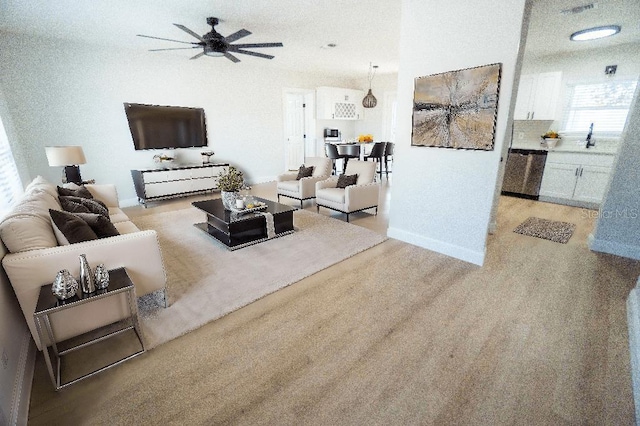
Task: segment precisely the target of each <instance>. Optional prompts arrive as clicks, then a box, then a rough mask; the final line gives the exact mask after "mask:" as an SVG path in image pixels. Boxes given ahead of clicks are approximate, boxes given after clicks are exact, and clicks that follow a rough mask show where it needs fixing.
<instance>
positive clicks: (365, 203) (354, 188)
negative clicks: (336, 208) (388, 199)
mask: <svg viewBox="0 0 640 426" xmlns="http://www.w3.org/2000/svg"><path fill="white" fill-rule="evenodd" d="M379 196H380V185H378V184H377V183H367V184H364V185H350V186H347V187H346V188H345V194H344V203H345V206H346V208H347V211H354V210H360V209H364V208H367V207H374V206H377V205H378V198H379Z"/></svg>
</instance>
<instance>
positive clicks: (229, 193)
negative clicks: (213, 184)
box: [218, 166, 244, 210]
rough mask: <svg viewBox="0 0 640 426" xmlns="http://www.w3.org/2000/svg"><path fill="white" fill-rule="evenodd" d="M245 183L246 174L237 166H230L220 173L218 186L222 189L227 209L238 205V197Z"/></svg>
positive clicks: (223, 200) (221, 194)
mask: <svg viewBox="0 0 640 426" xmlns="http://www.w3.org/2000/svg"><path fill="white" fill-rule="evenodd" d="M243 185H244V175H243V174H242V172H241V171H240V170H238V169H236V168H235V167H233V166H229V168H228V169H227V170H226V171H224V170H223V171H222V172H220V174H219V175H218V188H219V189H220V197H221V198H222V204H223V205H224V208H225V209H227V210H232V209H233V208H234V207H235V206H236V198H237V197H238V194H239V192H240V189H241V188H242V186H243Z"/></svg>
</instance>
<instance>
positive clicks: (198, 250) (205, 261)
mask: <svg viewBox="0 0 640 426" xmlns="http://www.w3.org/2000/svg"><path fill="white" fill-rule="evenodd" d="M293 217H294V227H295V228H296V232H294V233H293V234H289V235H286V236H283V237H280V238H275V239H271V240H268V241H265V242H262V243H259V244H255V245H252V246H249V247H245V248H242V249H240V250H236V251H229V250H227V249H226V248H225V247H224V246H223V245H222V244H221V243H219V242H218V241H216V240H214V239H213V238H212V237H210V236H209V235H208V234H206V233H205V232H203V231H201V230H200V229H197V228H195V227H194V226H193V224H194V223H198V222H203V221H205V214H204V213H203V212H202V211H200V210H198V209H196V208H188V209H183V210H176V211H171V212H163V213H157V214H152V215H149V216H142V217H138V218H135V219H133V222H134V223H135V224H136V225H137V226H138V228H140V229H143V230H144V229H155V230H156V231H157V232H158V238H159V240H160V247H161V250H162V254H163V259H164V263H165V269H166V273H167V288H168V292H169V301H170V306H169V307H168V308H164V307H163V303H162V301H163V297H162V294H161V292H156V293H152V294H149V295H146V296H143V297H140V298H139V299H138V309H139V317H140V323H141V326H142V331H143V334H144V339H145V344H146V346H147V348H149V349H150V348H153V347H155V346H158V345H160V344H162V343H165V342H167V341H169V340H171V339H174V338H176V337H178V336H181V335H183V334H185V333H188V332H189V331H191V330H194V329H196V328H198V327H200V326H202V325H204V324H206V323H208V322H210V321H212V320H215V319H217V318H220V317H222V316H224V315H226V314H228V313H230V312H233V311H235V310H237V309H239V308H241V307H243V306H246V305H247V304H249V303H251V302H253V301H255V300H258V299H260V298H262V297H264V296H266V295H268V294H270V293H273V292H275V291H277V290H279V289H281V288H283V287H286V286H288V285H291V284H293V283H295V282H297V281H300V280H301V279H303V278H305V277H308V276H310V275H312V274H314V273H316V272H318V271H320V270H322V269H325V268H327V267H329V266H331V265H334V264H336V263H338V262H340V261H342V260H344V259H346V258H349V257H351V256H353V255H355V254H357V253H360V252H362V251H364V250H366V249H368V248H371V247H373V246H375V245H377V244H380V243H381V242H383V241H384V240H386V237H385V236H383V235H380V234H377V233H375V232H373V231H370V230H368V229H366V228H362V227H360V226H356V225H352V224H349V223H346V222H343V221H341V220H337V219H333V218H330V217H327V216H322V215H319V214H315V213H311V212H308V211H304V210H298V211H296V212H294V216H293Z"/></svg>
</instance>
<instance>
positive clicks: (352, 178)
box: [336, 175, 358, 188]
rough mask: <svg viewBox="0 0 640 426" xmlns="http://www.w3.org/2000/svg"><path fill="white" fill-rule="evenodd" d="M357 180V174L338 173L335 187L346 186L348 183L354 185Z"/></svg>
mask: <svg viewBox="0 0 640 426" xmlns="http://www.w3.org/2000/svg"><path fill="white" fill-rule="evenodd" d="M357 181H358V175H340V176H338V184H337V185H336V188H346V187H347V186H349V185H355V184H356V182H357Z"/></svg>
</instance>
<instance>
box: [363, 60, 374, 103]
mask: <svg viewBox="0 0 640 426" xmlns="http://www.w3.org/2000/svg"><path fill="white" fill-rule="evenodd" d="M377 69H378V66H377V65H373V66H372V65H371V62H369V74H368V76H367V79H368V80H369V91H368V92H367V95H366V96H365V97H364V99H362V106H363V107H365V108H375V107H376V105H378V100H377V99H376V97H375V96H373V92H371V81H373V77H374V76H375V75H376V70H377Z"/></svg>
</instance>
